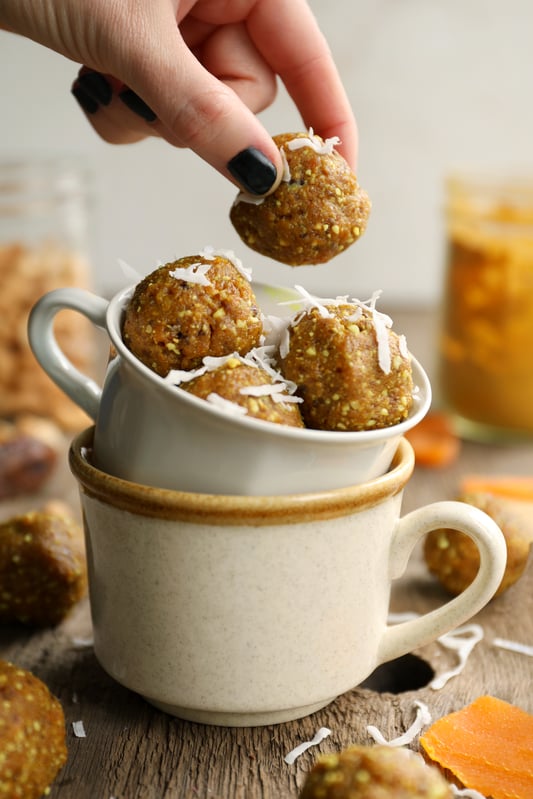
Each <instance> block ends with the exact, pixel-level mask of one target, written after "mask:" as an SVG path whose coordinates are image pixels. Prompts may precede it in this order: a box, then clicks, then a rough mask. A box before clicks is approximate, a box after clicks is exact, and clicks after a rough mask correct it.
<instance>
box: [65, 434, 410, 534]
mask: <svg viewBox="0 0 533 799" xmlns="http://www.w3.org/2000/svg"><path fill="white" fill-rule="evenodd" d="M93 436H94V427H90V428H87V429H86V430H84V431H83V432H82V433H80V434H79V435H78V436H77V437H76V438H75V439H74V440H73V442H72V444H71V445H70V449H69V466H70V469H71V471H72V473H73V475H74V477H75V478H76V480H77V481H78V485H79V489H80V491H81V492H82V493H83V494H85V495H87V496H88V497H92V498H93V499H96V500H99V501H100V502H102V503H104V504H106V505H111V506H112V507H114V508H117V509H120V510H124V511H128V512H129V513H133V514H135V515H137V516H147V517H150V518H157V519H168V520H179V521H186V522H190V523H196V524H202V523H203V524H215V525H217V526H226V525H256V526H259V527H262V526H266V525H271V524H283V523H285V524H296V523H298V522H307V521H311V520H315V521H318V520H320V519H332V518H336V517H340V516H348V515H350V514H353V513H357V512H359V511H361V510H364V509H366V508H369V507H372V506H373V505H376V504H378V503H379V502H381V501H383V500H385V499H387V498H388V497H392V496H395V495H396V494H398V493H399V492H400V491H402V490H403V488H404V486H405V484H406V483H407V481H408V480H409V478H410V476H411V474H412V472H413V469H414V453H413V449H412V447H411V445H410V444H409V442H408V441H407V440H406V439H405V438H402V439H401V440H400V443H399V445H398V449H397V450H396V453H395V455H394V458H393V460H392V463H391V467H390V469H389V471H388V472H387V473H386V474H384V475H382V476H381V477H377V478H375V479H374V480H370V481H369V482H367V483H363V484H358V485H354V486H347V487H346V488H336V489H330V490H327V491H319V492H316V491H315V492H313V493H309V494H285V495H279V496H240V495H236V494H235V495H234V494H231V495H230V494H196V493H191V492H186V491H173V490H170V489H166V488H155V487H152V486H145V485H140V484H139V483H132V482H129V481H127V480H123V479H121V478H120V477H115V476H113V475H110V474H107V473H106V472H102V471H100V470H99V469H97V468H95V467H94V466H92V465H91V463H90V453H91V451H92V442H93Z"/></svg>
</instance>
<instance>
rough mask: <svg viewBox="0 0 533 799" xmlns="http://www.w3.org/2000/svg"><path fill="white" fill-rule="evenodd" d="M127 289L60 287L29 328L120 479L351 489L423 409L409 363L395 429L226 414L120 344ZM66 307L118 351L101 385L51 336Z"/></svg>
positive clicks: (234, 487) (214, 489) (217, 489)
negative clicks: (407, 409) (99, 291)
mask: <svg viewBox="0 0 533 799" xmlns="http://www.w3.org/2000/svg"><path fill="white" fill-rule="evenodd" d="M132 292H133V288H128V289H124V290H122V291H120V292H119V293H118V294H117V295H116V296H115V297H114V298H113V299H112V300H111V301H110V302H108V301H107V300H105V299H103V298H102V297H98V296H96V295H94V294H91V293H89V292H87V291H83V290H81V289H58V290H56V291H53V292H50V293H49V294H46V295H45V296H44V297H43V298H42V299H41V300H40V301H39V302H38V303H37V304H36V306H35V307H34V309H33V310H32V313H31V315H30V320H29V327H28V334H29V339H30V344H31V347H32V349H33V351H34V353H35V356H36V358H37V360H38V361H39V363H40V364H41V366H42V367H43V369H44V370H45V371H46V372H47V373H48V375H49V376H50V377H51V378H52V380H54V381H55V382H56V383H57V385H58V386H59V387H60V388H61V389H62V390H63V391H64V392H65V393H66V394H67V395H68V396H69V397H70V398H71V399H72V400H74V402H76V403H77V404H78V405H79V406H80V407H81V408H82V409H83V410H84V411H86V413H87V414H88V415H89V417H90V418H91V419H93V420H94V421H95V422H96V431H95V439H94V454H93V457H94V462H95V465H96V466H98V467H99V468H100V469H102V470H104V471H107V472H109V473H110V474H113V475H115V476H117V477H122V478H124V479H125V480H132V481H134V482H137V483H143V484H146V485H152V486H157V487H160V488H171V489H178V490H183V491H194V492H205V493H213V494H246V495H259V494H290V493H297V492H308V491H321V490H324V489H330V488H338V487H342V486H346V485H353V484H354V483H357V482H363V481H365V480H370V479H372V478H373V477H376V476H378V475H380V474H383V473H384V472H385V471H386V470H387V469H388V467H389V465H390V462H391V459H392V457H393V455H394V453H395V451H396V448H397V446H398V442H399V440H400V438H401V437H402V435H403V434H404V433H405V432H406V431H407V430H409V429H410V428H411V427H413V426H414V425H415V424H417V422H419V421H420V420H421V419H422V418H423V417H424V416H425V414H426V413H427V411H428V409H429V406H430V403H431V387H430V384H429V381H428V378H427V375H426V374H425V372H424V370H423V369H422V367H421V366H420V364H419V363H418V362H417V361H416V360H414V359H413V377H414V383H415V385H416V387H417V391H416V393H415V395H414V402H413V407H412V410H411V413H410V415H409V418H408V419H406V420H405V421H404V422H402V423H400V424H397V425H394V426H393V427H388V428H384V429H381V430H369V431H362V432H350V433H341V432H328V431H323V430H304V429H299V428H294V427H288V426H284V425H279V424H273V423H270V422H265V421H261V420H258V419H253V418H250V417H246V416H233V415H229V414H227V413H226V412H225V411H224V410H222V409H220V408H219V407H216V406H214V405H212V404H211V403H208V402H205V400H202V399H199V398H198V397H195V396H193V395H192V394H188V393H187V392H185V391H183V390H181V389H179V388H176V387H175V386H172V385H170V384H169V383H168V382H165V380H164V379H163V378H161V377H159V376H158V375H157V374H155V372H153V371H151V370H150V369H148V368H147V367H146V366H145V365H144V364H143V363H141V362H140V361H139V360H138V359H137V358H136V357H135V356H134V355H133V354H132V353H131V352H130V351H129V350H128V348H127V347H126V346H125V345H124V342H123V341H122V336H121V322H122V317H123V313H124V308H125V306H126V304H127V302H128V300H129V298H130V297H131V294H132ZM256 296H257V293H256ZM258 299H259V298H258ZM260 304H261V303H260ZM64 308H70V309H73V310H75V311H79V312H80V313H81V314H83V315H85V316H87V317H88V318H89V319H90V320H91V321H92V322H93V323H94V324H95V325H96V326H97V327H100V328H103V329H104V330H107V333H108V335H109V338H110V341H111V344H112V346H113V348H114V353H115V354H114V356H113V357H112V358H111V360H110V362H109V365H108V369H107V374H106V377H105V381H104V385H103V388H102V387H100V386H99V385H98V384H97V383H96V382H95V381H94V380H92V379H90V378H89V377H88V376H87V375H84V374H82V373H80V372H79V371H78V370H77V369H76V368H75V367H74V366H73V364H72V363H71V362H70V361H69V360H68V358H67V357H66V356H65V354H64V353H63V352H62V350H61V349H60V347H59V345H58V343H57V341H56V339H55V336H54V332H53V324H54V319H55V317H56V315H57V314H58V313H59V312H60V311H61V310H62V309H64Z"/></svg>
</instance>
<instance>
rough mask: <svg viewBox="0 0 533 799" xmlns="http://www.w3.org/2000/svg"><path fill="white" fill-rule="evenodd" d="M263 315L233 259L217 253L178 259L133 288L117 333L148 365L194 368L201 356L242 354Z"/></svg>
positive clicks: (160, 370) (161, 371) (162, 369)
mask: <svg viewBox="0 0 533 799" xmlns="http://www.w3.org/2000/svg"><path fill="white" fill-rule="evenodd" d="M262 327H263V323H262V314H261V311H260V310H259V308H258V305H257V301H256V299H255V296H254V293H253V291H252V288H251V285H250V282H249V279H248V277H247V275H246V274H245V273H244V270H242V267H240V263H239V262H238V261H237V259H230V258H229V257H226V256H223V255H217V254H213V255H211V254H209V255H205V254H200V255H191V256H186V257H184V258H180V259H179V260H177V261H174V262H173V263H168V264H166V265H165V266H161V267H160V268H159V269H156V270H155V271H154V272H152V273H151V274H149V275H148V276H147V277H145V278H144V280H142V281H141V282H140V283H139V284H138V285H137V286H136V288H135V291H134V293H133V296H132V298H131V300H130V302H129V304H128V307H127V308H126V312H125V317H124V323H123V328H122V336H123V340H124V343H125V344H126V346H127V347H128V348H129V349H130V350H131V351H132V353H133V354H134V355H135V356H136V357H137V358H138V359H139V360H140V361H142V363H144V364H145V365H146V366H147V367H148V368H149V369H152V371H154V372H156V373H157V374H158V375H161V376H162V377H165V376H166V375H167V374H168V372H169V371H170V370H171V369H185V370H188V369H195V368H197V367H199V366H200V365H201V363H202V359H203V358H204V357H205V356H208V355H211V356H222V355H230V354H231V353H233V352H238V353H241V354H243V355H244V354H245V353H247V352H248V351H249V350H250V349H252V348H253V347H255V346H256V345H257V344H258V342H259V338H260V336H261V332H262Z"/></svg>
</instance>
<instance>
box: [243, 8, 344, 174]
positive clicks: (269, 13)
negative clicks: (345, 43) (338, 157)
mask: <svg viewBox="0 0 533 799" xmlns="http://www.w3.org/2000/svg"><path fill="white" fill-rule="evenodd" d="M247 24H248V31H249V34H250V36H251V37H252V39H253V41H254V44H255V46H256V48H257V49H258V50H259V52H260V53H261V55H262V56H263V58H264V59H265V61H267V63H268V64H269V65H270V67H271V68H272V70H273V71H274V72H275V73H277V74H278V75H279V76H280V78H281V80H282V81H283V83H284V84H285V87H286V89H287V91H288V92H289V94H290V96H291V97H292V99H293V100H294V102H295V104H296V106H297V108H298V110H299V111H300V114H301V116H302V119H303V121H304V124H305V125H306V126H307V127H313V129H314V131H315V133H318V134H319V135H320V136H322V138H329V137H332V136H338V137H339V138H340V140H341V144H340V145H339V146H338V147H337V149H338V150H339V152H341V153H342V155H343V156H344V157H345V158H346V160H347V161H348V163H349V164H350V165H351V166H352V168H354V169H355V167H356V165H357V151H358V137H357V125H356V121H355V117H354V114H353V111H352V108H351V106H350V102H349V100H348V97H347V95H346V91H345V89H344V86H343V84H342V81H341V78H340V75H339V73H338V70H337V67H336V65H335V62H334V60H333V56H332V54H331V51H330V49H329V46H328V44H327V42H326V39H325V37H324V35H323V33H322V32H321V30H320V28H319V26H318V23H317V21H316V19H315V17H314V15H313V13H312V11H311V9H310V8H309V6H308V4H307V2H306V1H305V0H289V2H287V0H259V2H257V3H256V5H255V6H254V8H253V11H252V12H251V14H250V16H249V18H248V23H247Z"/></svg>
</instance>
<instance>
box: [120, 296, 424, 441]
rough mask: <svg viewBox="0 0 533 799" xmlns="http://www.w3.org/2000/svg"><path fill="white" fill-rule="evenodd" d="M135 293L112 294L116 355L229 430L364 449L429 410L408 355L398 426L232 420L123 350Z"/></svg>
mask: <svg viewBox="0 0 533 799" xmlns="http://www.w3.org/2000/svg"><path fill="white" fill-rule="evenodd" d="M134 290H135V285H131V286H127V287H126V288H123V289H122V290H121V291H119V292H118V293H117V294H115V296H114V297H113V298H112V299H111V300H110V301H109V305H108V308H107V312H106V322H107V332H108V335H109V337H110V339H111V342H112V344H113V346H114V348H115V350H116V352H117V353H118V355H119V356H120V357H121V358H123V359H124V360H125V361H126V362H127V363H128V364H129V366H130V367H131V368H133V369H134V370H136V371H137V373H138V374H139V375H141V376H142V377H143V379H144V380H147V381H148V382H150V383H153V384H154V385H155V386H156V387H157V391H158V392H163V393H165V394H166V395H167V396H172V398H173V399H174V400H175V401H176V402H177V403H183V404H185V405H189V406H190V407H191V408H196V410H197V411H201V412H202V413H205V414H206V415H211V416H212V417H216V418H219V419H223V420H224V422H225V424H226V425H227V426H228V428H230V429H231V428H239V429H242V428H243V427H244V428H249V429H250V430H253V431H254V433H256V434H258V435H268V436H269V437H271V436H276V437H278V438H282V439H291V440H292V439H296V440H301V441H307V442H309V443H314V444H320V443H323V444H336V445H340V446H342V445H346V446H348V447H353V445H354V444H355V443H356V442H358V443H360V444H361V445H363V446H365V445H370V444H374V443H377V442H379V441H383V440H386V439H389V438H391V437H393V436H403V435H404V434H405V433H406V432H407V431H408V430H410V429H411V428H412V427H414V426H415V425H416V424H418V422H420V421H421V420H422V419H423V418H424V416H425V415H426V414H427V412H428V410H429V408H430V405H431V400H432V391H431V384H430V381H429V378H428V376H427V374H426V372H425V370H424V369H423V367H422V365H421V364H420V363H419V361H418V360H417V359H416V358H415V357H414V356H413V354H412V353H410V355H411V365H412V371H413V383H414V386H415V392H414V394H413V405H412V408H411V411H410V413H409V416H408V417H407V419H404V420H403V421H402V422H399V423H398V424H395V425H390V426H389V427H381V428H379V429H376V430H356V431H355V430H352V431H341V430H315V429H312V428H308V427H306V428H301V427H291V426H290V425H282V424H276V423H274V422H268V421H265V420H263V419H256V418H254V417H251V416H245V415H235V416H233V415H232V414H229V413H227V412H226V411H224V410H223V409H222V408H219V407H217V406H216V405H214V404H212V403H209V402H206V401H205V400H204V399H201V398H200V397H196V396H194V395H193V394H190V393H188V392H187V391H180V390H179V389H177V387H176V386H173V385H172V384H170V383H169V382H168V381H166V380H165V379H164V378H162V377H161V376H160V375H158V374H156V372H154V371H152V370H151V369H149V368H148V367H147V366H145V364H143V363H142V362H141V361H140V360H139V359H138V358H137V357H136V356H135V355H134V354H133V353H132V352H131V350H129V349H128V347H126V345H125V343H124V341H123V339H122V331H121V321H122V316H123V312H124V308H125V304H126V302H127V301H128V300H129V299H130V297H131V296H132V294H133V292H134Z"/></svg>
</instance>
